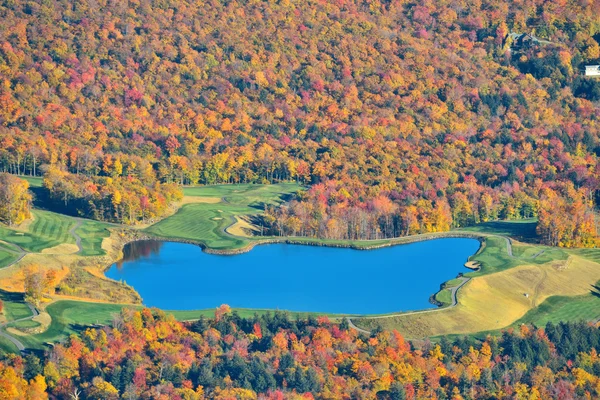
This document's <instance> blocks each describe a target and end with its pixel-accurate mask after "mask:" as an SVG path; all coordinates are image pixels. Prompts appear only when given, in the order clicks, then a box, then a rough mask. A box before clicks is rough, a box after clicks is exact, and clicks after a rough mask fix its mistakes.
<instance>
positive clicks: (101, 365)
mask: <svg viewBox="0 0 600 400" xmlns="http://www.w3.org/2000/svg"><path fill="white" fill-rule="evenodd" d="M599 341H600V330H599V329H598V327H596V326H592V325H586V324H583V323H581V324H573V323H571V324H562V323H561V324H559V325H553V324H548V325H547V326H546V328H545V329H534V328H531V327H527V326H522V327H521V329H520V331H518V332H517V331H509V332H505V333H504V334H502V336H500V337H494V336H490V337H488V338H487V339H486V340H485V341H483V342H477V341H473V340H468V339H459V340H456V341H454V342H450V341H448V340H447V339H443V340H442V341H441V342H440V343H439V344H432V343H428V342H427V343H424V344H423V345H422V346H420V347H419V348H418V349H415V348H413V347H412V346H411V344H410V343H409V342H407V341H406V340H405V339H404V338H403V337H402V336H401V335H400V334H398V332H395V331H393V332H392V331H384V332H376V333H373V334H372V335H370V336H360V335H359V334H358V333H357V332H356V331H355V330H353V329H348V325H347V323H342V324H341V325H339V326H338V325H336V324H331V323H330V322H329V321H327V319H326V318H320V319H318V320H315V319H308V320H290V319H289V318H288V316H287V315H286V314H285V313H281V312H276V313H275V314H274V315H269V314H267V315H264V316H260V317H259V316H255V317H254V318H250V319H243V318H240V317H239V316H237V315H236V314H235V313H233V314H231V313H229V312H228V308H227V306H222V307H220V308H219V309H217V312H216V318H215V319H211V320H207V319H200V320H199V321H197V322H194V323H187V324H182V323H179V322H176V321H175V320H174V319H173V318H172V316H167V315H165V314H164V313H163V312H161V311H157V310H149V309H144V310H142V311H133V310H124V311H123V312H122V314H121V315H118V316H116V317H115V320H114V322H113V324H112V327H104V328H99V329H98V328H97V329H87V330H86V331H85V332H83V333H82V335H81V337H80V338H79V337H76V336H72V337H71V338H70V339H69V340H68V341H67V342H66V343H65V344H61V345H57V346H56V347H55V348H54V349H53V350H52V351H50V352H49V354H47V356H45V357H43V358H42V359H40V358H38V357H37V356H35V355H27V356H25V357H24V358H22V357H19V356H6V357H4V359H2V360H0V396H2V398H3V399H6V400H12V399H15V400H17V399H23V398H28V399H36V400H42V399H46V398H48V394H50V395H51V396H53V397H51V398H59V399H69V398H71V399H78V398H79V399H90V400H92V399H98V400H112V399H165V400H166V399H169V400H184V399H185V400H194V399H204V398H210V399H257V398H260V399H273V400H276V399H313V398H319V399H388V400H404V399H428V400H430V399H453V400H459V399H529V400H541V399H557V400H570V399H589V398H598V396H600V389H599V388H600V358H599V357H598V354H597V350H596V349H597V348H598V346H599V345H600V342H599Z"/></svg>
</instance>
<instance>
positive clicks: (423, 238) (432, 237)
mask: <svg viewBox="0 0 600 400" xmlns="http://www.w3.org/2000/svg"><path fill="white" fill-rule="evenodd" d="M138 233H141V232H138ZM481 236H482V235H479V234H473V233H470V232H469V233H465V232H443V233H435V234H427V235H418V236H411V237H406V238H402V240H394V241H390V242H387V243H377V244H370V243H365V244H364V245H362V246H361V245H358V244H356V243H347V244H341V243H323V242H308V241H305V240H298V241H296V240H290V239H289V238H285V239H283V238H282V239H278V240H272V239H269V240H263V241H256V242H255V243H253V246H246V247H244V248H242V249H238V250H243V251H237V252H234V254H242V253H248V251H249V250H250V249H252V248H253V247H254V246H255V245H258V244H280V245H281V244H289V245H292V246H293V245H296V246H300V245H302V246H311V245H312V246H313V248H315V249H316V248H330V250H327V251H328V252H329V253H327V254H329V257H333V258H331V260H338V256H336V254H338V253H335V250H333V249H334V248H340V249H343V248H346V249H358V250H375V249H380V248H384V247H396V246H398V247H401V246H400V245H402V244H415V243H418V242H422V243H424V242H429V241H432V242H444V241H442V240H441V239H459V240H460V239H470V240H471V245H470V248H469V249H468V250H469V251H465V252H464V253H462V254H463V255H462V257H464V258H462V257H461V256H459V260H458V261H457V259H456V253H455V250H454V245H450V246H449V245H448V244H441V243H440V244H436V245H433V244H432V246H433V247H432V249H438V250H434V253H437V254H438V256H437V257H438V259H437V264H436V265H437V266H436V267H434V268H433V269H431V268H429V267H428V265H431V266H432V267H433V266H434V264H428V262H429V261H427V260H429V259H430V258H431V256H430V255H429V252H428V250H423V249H429V248H430V247H429V245H428V244H422V245H420V247H419V248H420V249H421V250H418V251H419V252H423V251H425V253H421V254H422V256H416V257H412V258H409V259H404V256H402V254H406V252H409V253H410V252H413V250H399V251H400V253H398V252H396V251H394V252H393V253H382V254H399V255H400V256H399V257H400V258H397V259H398V260H404V261H402V262H403V263H404V266H405V267H406V268H411V266H418V265H419V264H420V262H421V261H420V260H421V259H422V261H423V266H424V269H423V271H429V270H432V271H434V270H436V271H437V269H439V268H442V269H446V268H449V267H451V266H459V265H460V266H464V263H465V262H466V261H467V260H466V259H468V258H470V257H471V256H473V255H474V254H476V253H477V252H478V251H479V249H480V248H481V243H482V242H483V240H484V239H483V238H482V237H481ZM123 239H126V240H123V241H122V243H123V251H122V253H124V254H123V256H122V257H121V260H119V261H125V263H128V262H132V259H131V254H135V252H136V250H135V247H134V248H133V251H134V253H131V251H132V250H130V249H127V248H125V242H126V243H127V244H134V243H136V242H144V241H150V242H158V243H163V244H165V245H167V244H168V243H173V244H175V243H179V244H184V245H187V244H191V245H192V247H190V249H192V248H193V247H196V248H199V249H200V252H198V253H197V254H202V253H204V254H207V255H221V254H222V253H221V252H213V251H210V250H209V251H206V249H205V248H204V246H203V245H202V244H199V243H197V242H194V241H189V240H170V239H163V238H160V237H155V236H154V235H145V234H134V235H127V236H126V237H123ZM438 239H439V240H438ZM472 240H477V243H475V242H473V241H472ZM315 244H316V245H315ZM140 246H141V247H140V248H144V247H145V246H148V247H146V250H143V251H142V252H141V253H138V254H142V255H144V254H147V255H146V256H144V258H146V257H147V256H149V255H150V252H149V250H151V249H152V248H153V247H154V245H153V244H152V243H148V244H141V245H140ZM440 246H441V247H440ZM136 247H137V246H136ZM267 247H270V246H267ZM158 248H160V247H158ZM138 251H139V250H138ZM180 251H183V250H178V252H180ZM196 251H198V250H196ZM264 251H267V250H262V251H261V252H260V253H257V254H262V253H263V252H264ZM271 251H276V252H278V251H279V250H268V252H271ZM288 251H291V250H288ZM294 251H295V254H296V256H295V257H296V258H295V259H299V258H301V257H300V255H304V254H307V255H308V254H311V253H312V252H308V253H305V251H304V250H302V248H299V247H297V248H296V250H294ZM307 251H308V249H307ZM319 251H321V250H319ZM145 252H147V253H145ZM178 252H176V253H175V254H178ZM361 253H366V252H361ZM340 254H341V257H344V254H351V253H340ZM446 254H448V255H450V254H453V256H452V257H454V258H453V259H452V261H450V260H448V262H444V260H447V258H446V256H445V255H446ZM226 255H232V252H231V251H229V252H227V253H226ZM257 257H258V256H257ZM302 257H303V256H302ZM309 257H310V256H309ZM357 257H358V258H357ZM373 257H375V258H372V257H371V255H370V254H363V255H360V256H359V255H358V254H357V255H355V256H350V258H349V260H353V259H357V260H358V259H361V260H362V261H360V262H359V261H356V262H358V263H359V264H360V265H363V266H364V265H369V263H370V262H371V261H373V262H378V261H376V260H377V259H378V257H379V256H373ZM384 257H385V256H384ZM387 257H389V256H387ZM421 257H423V258H421ZM225 258H229V257H225ZM225 258H224V259H225ZM193 259H195V258H193ZM133 260H135V259H133ZM244 260H245V259H244ZM244 260H242V261H244ZM164 262H165V261H163V263H164ZM214 262H216V263H217V264H218V265H221V264H222V263H226V264H228V265H234V264H236V263H238V262H237V261H234V260H233V259H230V260H229V261H218V260H213V263H214ZM314 262H315V260H313V263H312V264H311V263H310V262H309V264H310V265H313V264H314ZM170 263H172V261H169V262H168V265H171V264H170ZM184 264H186V265H187V261H186V262H185V263H184ZM184 264H180V265H184ZM359 264H357V265H359ZM117 265H118V264H117ZM164 265H167V264H164ZM174 265H175V264H173V266H174ZM211 265H212V264H211ZM378 265H381V264H378ZM111 267H115V264H114V263H113V264H111V265H107V266H106V268H105V272H106V275H105V276H106V278H107V279H111V280H114V281H121V282H127V285H128V286H129V287H131V288H132V289H133V290H135V291H136V292H137V293H139V294H140V295H142V296H143V298H146V297H148V294H147V293H148V292H147V291H146V292H144V288H143V287H141V286H140V287H138V284H139V283H136V281H133V280H131V279H133V278H132V277H131V276H126V275H125V276H123V277H122V278H121V277H119V276H118V275H115V274H114V271H111V273H108V270H110V268H111ZM296 267H298V266H296ZM119 268H120V267H119ZM235 268H237V267H234V269H235ZM436 268H437V269H436ZM169 269H171V268H169ZM413 269H414V268H413ZM417 269H419V268H417ZM115 271H116V270H115ZM465 273H466V272H465ZM175 275H180V274H175ZM242 275H243V273H242ZM397 275H398V276H403V275H405V272H402V271H400V272H398V273H397ZM461 275H462V272H459V273H458V275H452V276H449V275H448V273H446V274H445V275H441V276H438V278H439V280H438V281H437V282H436V286H435V287H430V288H429V289H426V291H427V293H426V297H424V298H426V299H429V297H430V296H431V295H432V293H433V296H435V294H436V293H437V292H438V291H439V290H440V288H441V286H443V282H446V281H448V280H451V279H454V278H455V277H457V276H461ZM236 276H237V275H236ZM436 276H437V275H436ZM163 278H166V277H163ZM167 279H168V278H167ZM413 279H414V277H412V275H411V274H408V276H406V277H404V278H400V281H399V282H402V281H411V282H413V283H414V281H413ZM394 281H397V279H394ZM419 282H420V281H419ZM440 282H441V283H442V284H441V285H440ZM417 286H418V285H417ZM394 287H396V285H394ZM401 287H402V284H401V285H400V286H399V287H397V289H392V288H391V287H390V289H391V291H389V292H390V293H392V292H395V291H396V290H401V289H400V288H401ZM398 293H399V292H398ZM373 295H374V296H375V297H379V296H378V295H376V294H375V293H373ZM421 297H423V296H419V298H421ZM224 299H225V300H219V301H226V300H227V299H229V297H224ZM148 300H150V299H149V298H148ZM410 302H414V300H410ZM427 303H428V304H429V307H430V306H431V304H430V303H429V301H427ZM151 304H152V303H151ZM153 305H156V306H157V307H161V308H164V309H179V307H180V306H181V305H180V306H177V305H176V304H175V305H166V304H153ZM234 306H235V307H238V306H240V307H242V306H243V307H249V308H265V305H264V304H263V305H254V304H252V305H245V304H242V303H240V304H237V305H236V304H234ZM399 306H400V307H399V308H397V309H391V310H378V309H373V310H372V311H365V310H361V309H360V308H359V309H350V308H349V309H344V308H341V309H334V308H332V309H331V310H329V311H327V313H328V314H332V313H333V314H351V315H353V316H354V317H357V316H360V315H384V314H389V313H397V312H399V311H398V310H403V312H407V311H409V310H421V309H425V308H427V305H424V304H423V305H420V306H419V305H416V307H415V308H405V306H404V305H403V303H402V304H399ZM196 308H199V309H201V308H203V306H198V307H193V309H196ZM320 308H321V307H318V308H317V307H313V309H320ZM436 308H437V307H436ZM272 309H273V310H274V309H287V310H295V309H296V308H294V307H293V306H291V305H284V304H278V305H277V307H273V308H272ZM298 309H300V310H302V309H304V308H298ZM306 309H308V310H311V309H310V308H306ZM310 312H315V311H310Z"/></svg>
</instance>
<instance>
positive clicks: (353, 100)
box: [0, 0, 600, 245]
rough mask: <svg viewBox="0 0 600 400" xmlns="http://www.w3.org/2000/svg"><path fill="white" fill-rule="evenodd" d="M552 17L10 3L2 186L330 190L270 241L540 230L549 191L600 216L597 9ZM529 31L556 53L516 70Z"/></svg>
mask: <svg viewBox="0 0 600 400" xmlns="http://www.w3.org/2000/svg"><path fill="white" fill-rule="evenodd" d="M538 3H539V4H538ZM538 3H536V6H535V7H534V6H531V4H529V3H527V2H523V1H518V0H511V1H508V2H503V3H501V4H499V3H498V2H497V1H491V0H484V1H481V2H466V3H465V2H458V3H457V2H455V1H446V0H443V1H438V2H435V4H433V3H432V2H429V3H425V4H417V3H414V2H403V1H391V2H389V1H378V0H375V1H371V2H368V3H365V2H360V1H342V2H330V3H328V4H327V5H326V6H323V5H322V4H321V3H319V2H315V1H312V0H311V1H295V0H291V1H283V2H278V3H273V4H271V3H269V4H263V3H260V2H258V3H257V2H242V1H228V2H222V1H214V2H196V1H172V0H166V1H161V2H146V3H144V4H143V6H140V7H135V8H131V7H130V6H129V5H127V4H123V5H121V4H114V3H113V2H108V1H105V0H99V1H95V2H94V3H91V4H87V3H85V4H84V3H77V4H76V5H73V4H72V3H71V2H67V1H63V0H59V1H56V2H54V3H53V5H52V6H49V5H48V4H46V3H41V4H37V3H35V4H34V3H32V2H26V1H22V0H12V1H8V2H4V3H2V4H1V5H0V15H1V16H2V18H1V21H0V32H4V33H6V34H5V35H2V36H0V38H1V39H0V70H1V71H2V75H1V76H2V78H0V79H1V80H2V85H1V86H0V104H2V107H0V170H2V171H6V172H11V173H16V174H32V175H36V176H41V175H43V174H44V173H45V172H46V171H48V170H50V169H53V168H57V169H59V170H63V171H66V172H69V173H70V174H74V175H75V176H80V175H82V176H84V177H85V178H83V180H88V179H91V180H93V181H95V180H97V179H98V178H96V177H99V176H102V177H110V178H112V179H113V180H114V182H124V181H127V180H128V179H129V177H130V176H133V177H135V178H136V179H139V180H140V181H141V183H142V184H143V185H144V186H146V187H152V186H153V185H154V182H156V181H158V182H160V183H161V184H164V183H172V182H177V183H179V184H197V183H199V184H213V183H238V182H251V183H273V182H279V181H291V180H293V181H298V182H300V183H305V184H307V185H318V184H322V185H324V186H325V187H326V188H329V187H332V186H333V187H336V189H335V190H336V192H339V193H337V194H336V195H335V196H333V197H327V198H326V199H314V198H313V197H314V196H318V195H317V194H316V192H317V191H322V189H316V190H315V195H314V196H313V195H312V194H311V193H309V194H308V196H307V197H306V198H305V199H304V198H299V199H297V201H298V202H299V203H302V202H305V201H306V204H304V205H302V206H297V207H296V206H293V207H291V209H290V210H286V211H285V215H282V217H281V221H280V222H278V226H277V227H275V230H278V231H281V232H284V231H286V232H290V233H292V234H293V233H294V232H296V234H299V233H302V232H303V233H302V234H308V235H320V236H323V235H325V236H328V237H360V238H375V237H390V236H397V235H401V234H406V232H409V233H410V232H418V231H431V230H445V229H447V228H448V227H452V226H464V225H468V224H472V223H474V222H476V221H485V220H489V219H493V218H495V217H496V215H498V217H499V218H503V217H507V218H512V217H527V216H536V215H539V216H541V217H542V218H545V215H546V214H544V212H543V211H542V208H545V209H551V208H548V207H549V206H550V204H549V203H544V200H543V198H544V196H546V194H545V193H546V192H547V191H548V190H552V191H554V192H556V193H557V194H560V196H561V197H562V198H563V199H564V202H565V206H564V207H562V209H563V210H565V211H566V212H575V211H576V209H577V207H572V205H571V202H572V201H573V200H572V199H571V198H569V196H568V195H567V194H566V193H567V192H568V191H569V190H568V189H567V186H568V185H569V184H572V185H573V187H574V189H575V190H576V191H579V190H581V191H583V192H586V193H585V197H586V198H588V199H591V200H592V201H593V204H595V203H596V202H597V188H598V163H597V155H598V154H600V145H599V144H600V143H599V139H598V138H599V136H600V131H599V129H600V128H598V126H599V125H598V124H597V121H596V119H597V104H596V103H594V101H595V99H596V97H595V96H596V94H594V93H596V92H597V91H598V88H597V87H596V86H598V85H597V83H594V82H593V81H589V80H588V79H587V78H585V77H582V76H581V70H582V68H583V66H584V65H586V64H594V63H598V60H599V59H600V47H599V45H598V40H597V39H598V37H599V36H598V35H599V33H600V21H599V18H600V17H599V16H600V12H599V11H600V10H599V9H598V7H599V6H598V4H597V3H596V2H591V3H590V2H587V3H585V2H584V3H581V2H577V1H565V2H561V3H554V2H538ZM321 7H324V8H323V12H321V13H315V12H314V10H315V9H319V8H321ZM174 21H175V22H174ZM222 26H227V29H222ZM534 27H535V35H536V36H537V37H539V38H541V39H543V40H545V41H546V42H550V44H547V43H545V44H532V45H531V47H529V48H525V49H520V50H519V51H516V50H515V49H514V48H513V47H512V44H511V43H510V40H507V37H508V34H509V33H511V32H517V33H531V32H532V31H533V29H534ZM78 179H81V178H74V179H73V180H74V181H77V180H78ZM102 179H104V180H106V178H102ZM94 184H97V183H94ZM99 185H100V186H103V187H104V186H107V185H106V184H105V183H103V182H100V183H99ZM108 186H110V185H108ZM135 186H136V187H138V186H139V185H137V184H136V185H135ZM337 186H341V187H343V189H344V191H345V192H344V191H342V190H341V189H339V188H337ZM78 190H79V189H78ZM329 191H330V189H326V190H325V192H329ZM134 192H136V195H138V194H139V195H141V196H145V195H144V194H143V193H142V192H143V190H142V189H141V188H140V189H139V190H138V189H135V190H134ZM61 195H67V196H69V194H68V191H63V192H62V193H61ZM92 197H93V196H92ZM148 197H152V196H148ZM386 198H387V199H388V200H389V201H391V203H392V204H391V205H389V204H388V200H386ZM85 200H86V201H87V200H88V199H87V198H86V199H85ZM334 201H336V202H338V203H339V204H338V205H337V206H336V205H335V204H333V203H332V202H334ZM57 202H58V199H57ZM133 202H134V201H133V200H131V201H130V203H133ZM157 202H158V200H157ZM93 203H94V208H95V209H93V210H89V213H90V214H97V215H99V216H102V217H101V218H104V219H109V220H113V219H127V220H134V219H137V220H141V219H144V218H146V217H145V216H144V215H143V214H144V212H145V211H144V212H142V211H140V210H141V209H145V206H144V205H142V204H137V201H135V203H136V204H135V205H134V206H133V205H132V207H135V208H136V209H137V211H135V212H131V213H128V210H127V208H129V206H120V205H117V207H115V206H114V205H111V204H108V200H107V201H104V202H102V203H103V204H98V201H96V200H93ZM325 203H326V206H325V208H326V210H325V211H323V210H321V209H320V208H323V206H322V205H319V204H325ZM156 204H157V205H156V207H155V208H156V209H159V208H160V206H159V205H158V203H156ZM85 207H86V208H88V206H87V205H85ZM336 207H337V209H336ZM390 207H391V208H392V209H394V210H395V211H393V212H389V211H388V209H389V208H390ZM586 207H587V203H586ZM590 207H591V206H590ZM82 208H83V206H82ZM302 208H303V209H304V210H303V209H302ZM415 208H416V209H417V211H415ZM281 212H284V211H283V210H282V211H281ZM127 214H129V215H128V216H126V217H125V215H127ZM304 214H312V215H313V216H310V217H306V218H305V217H304ZM115 215H118V217H116V216H115ZM586 215H587V214H586ZM290 216H293V217H295V218H298V219H299V220H300V223H298V221H297V220H296V219H294V218H291V219H290V218H288V217H290ZM586 218H587V217H586ZM327 224H329V225H330V226H329V227H327V226H326V225H327ZM542 225H543V226H553V224H542ZM565 225H567V227H566V229H568V230H570V229H571V228H570V225H569V224H566V223H565ZM583 225H586V224H583ZM592 225H593V224H592ZM579 226H582V224H579ZM586 226H587V225H586ZM544 229H546V228H543V227H542V230H544ZM579 231H580V228H577V227H575V228H573V229H572V232H573V233H566V234H563V233H559V232H553V233H550V234H548V233H544V235H543V236H544V237H547V238H548V239H547V240H548V243H558V244H561V243H562V244H564V245H588V243H590V241H589V240H588V239H585V238H582V237H581V235H580V234H579V233H578V232H579ZM557 236H560V237H562V238H561V239H557ZM584 236H585V235H584ZM569 237H571V238H570V239H569ZM545 240H546V239H545Z"/></svg>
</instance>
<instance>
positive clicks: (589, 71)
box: [585, 65, 600, 76]
mask: <svg viewBox="0 0 600 400" xmlns="http://www.w3.org/2000/svg"><path fill="white" fill-rule="evenodd" d="M585 76H600V65H586V66H585Z"/></svg>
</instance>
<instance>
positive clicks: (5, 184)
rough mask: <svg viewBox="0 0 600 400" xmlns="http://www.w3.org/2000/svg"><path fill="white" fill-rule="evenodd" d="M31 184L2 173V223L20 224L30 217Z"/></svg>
mask: <svg viewBox="0 0 600 400" xmlns="http://www.w3.org/2000/svg"><path fill="white" fill-rule="evenodd" d="M28 189H29V183H28V182H27V181H26V180H23V179H19V178H17V177H16V176H13V175H9V174H6V173H0V222H2V223H5V224H8V225H14V224H20V223H21V222H23V221H24V220H26V219H27V218H29V217H30V209H31V194H30V193H29V191H28Z"/></svg>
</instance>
